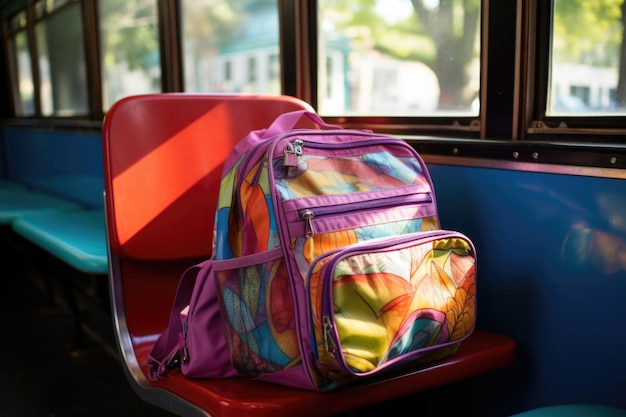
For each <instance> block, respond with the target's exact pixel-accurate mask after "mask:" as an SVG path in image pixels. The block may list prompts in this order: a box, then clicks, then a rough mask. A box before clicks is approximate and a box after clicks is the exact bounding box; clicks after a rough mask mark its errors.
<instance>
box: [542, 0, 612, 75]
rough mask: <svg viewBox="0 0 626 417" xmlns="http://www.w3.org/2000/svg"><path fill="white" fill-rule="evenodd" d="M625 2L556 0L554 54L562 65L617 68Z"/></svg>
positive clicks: (609, 0)
mask: <svg viewBox="0 0 626 417" xmlns="http://www.w3.org/2000/svg"><path fill="white" fill-rule="evenodd" d="M622 3H623V0H555V5H554V21H553V44H552V52H553V56H554V59H555V60H556V61H560V62H573V63H583V64H588V65H597V66H617V65H618V62H619V61H618V60H619V47H620V45H621V42H622V37H623V30H624V29H623V24H622V20H621V6H622Z"/></svg>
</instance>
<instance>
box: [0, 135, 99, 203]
mask: <svg viewBox="0 0 626 417" xmlns="http://www.w3.org/2000/svg"><path fill="white" fill-rule="evenodd" d="M0 138H1V139H3V140H4V144H3V145H4V146H3V147H2V146H0V149H3V150H4V153H5V158H4V159H5V160H4V161H3V165H4V166H3V167H2V166H0V168H3V169H4V170H3V175H4V176H5V177H6V178H9V179H12V180H15V181H18V182H21V183H23V184H26V185H28V186H29V187H32V188H34V189H36V190H40V191H44V192H48V193H50V194H54V195H56V196H59V197H63V198H66V199H68V200H72V201H74V202H77V203H79V204H82V205H83V206H85V207H86V208H90V209H102V208H103V207H104V201H103V192H104V175H103V172H104V171H103V162H102V136H101V134H100V133H99V132H84V133H76V132H65V131H47V130H36V129H31V128H22V127H4V128H3V129H2V132H1V134H0Z"/></svg>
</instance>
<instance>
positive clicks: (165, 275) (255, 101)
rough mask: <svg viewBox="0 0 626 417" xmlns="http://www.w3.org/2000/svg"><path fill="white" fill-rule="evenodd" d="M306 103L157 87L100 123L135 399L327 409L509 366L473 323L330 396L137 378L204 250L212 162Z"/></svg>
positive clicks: (228, 409)
mask: <svg viewBox="0 0 626 417" xmlns="http://www.w3.org/2000/svg"><path fill="white" fill-rule="evenodd" d="M302 108H309V106H308V105H307V104H306V103H304V102H302V101H299V100H296V99H294V98H290V97H287V96H251V95H203V94H185V93H165V94H154V95H144V96H135V97H129V98H125V99H122V100H121V101H119V102H117V103H116V104H115V105H114V106H113V107H112V108H111V109H110V110H109V112H108V113H107V115H106V117H105V120H104V126H103V150H104V169H105V209H106V218H107V237H108V248H109V265H110V273H109V277H110V278H109V279H110V284H111V296H112V304H113V313H114V318H115V330H116V334H117V340H118V344H119V349H120V352H121V355H122V357H123V363H124V366H125V371H126V374H127V376H128V379H129V381H130V383H131V385H132V386H133V388H134V389H135V391H136V392H137V393H138V395H139V396H141V397H142V398H143V399H145V400H146V401H148V402H150V403H153V404H156V405H158V406H160V407H162V408H164V409H167V410H169V411H172V412H174V413H176V414H180V415H211V416H216V417H218V416H246V417H251V416H252V417H254V416H272V417H279V416H289V417H292V416H300V417H305V416H316V417H320V416H328V415H333V414H337V413H340V412H343V411H347V410H352V409H356V408H360V407H364V406H366V405H369V404H374V403H377V402H381V401H386V400H389V399H392V398H397V397H400V396H404V395H408V394H411V393H414V392H417V391H422V390H426V389H429V388H432V387H437V386H441V385H444V384H448V383H451V382H454V381H457V380H461V379H465V378H469V377H472V376H476V375H480V374H483V373H487V372H491V371H495V370H497V369H501V368H503V367H506V366H508V365H510V364H511V363H512V362H513V361H514V357H515V343H514V341H513V340H511V339H510V338H508V337H505V336H500V335H496V334H491V333H487V332H483V331H480V330H476V331H475V332H474V334H473V335H472V336H471V337H470V338H469V339H468V340H467V341H465V342H464V343H463V344H462V347H461V349H460V350H459V352H458V353H457V354H455V355H454V356H452V357H450V358H448V359H446V360H444V361H442V362H438V363H434V364H431V365H429V366H427V367H422V368H417V369H415V370H413V371H412V372H408V373H406V374H402V375H399V376H397V377H395V378H392V379H390V380H386V381H384V382H378V383H374V382H372V383H368V384H364V385H358V386H356V385H355V386H352V387H347V388H344V389H341V390H338V391H336V392H331V393H317V392H310V391H303V390H296V389H292V388H288V387H282V386H278V385H271V384H267V383H262V382H256V381H252V380H248V379H244V378H233V379H227V380H197V379H189V378H186V377H184V376H182V375H181V374H180V373H179V372H177V371H173V372H170V374H168V377H167V378H165V379H163V380H159V381H156V382H155V381H150V380H149V379H148V378H147V376H146V375H147V367H146V363H145V360H146V357H147V355H148V354H149V352H150V350H151V348H152V346H153V344H154V342H155V340H156V338H157V337H158V335H159V334H160V333H161V332H162V331H163V330H164V329H165V328H166V326H167V324H168V319H169V312H170V307H171V304H172V300H173V297H174V293H175V291H176V288H177V284H178V280H179V278H180V276H181V274H182V272H183V271H184V270H185V269H186V268H187V267H188V266H190V265H192V264H193V263H195V262H197V261H198V260H200V259H203V258H206V257H208V256H210V250H211V237H212V227H213V215H214V207H215V204H216V199H217V193H218V184H219V180H220V176H221V171H222V163H223V161H224V160H225V158H226V156H227V155H228V153H229V152H230V150H231V149H232V147H233V146H234V144H235V143H237V141H239V140H240V139H242V138H243V137H244V136H245V135H246V134H247V133H248V132H249V131H250V130H253V129H260V128H264V127H267V126H269V125H270V123H271V121H272V120H273V119H274V118H275V117H276V116H277V115H278V114H280V113H283V112H286V111H291V110H296V109H302Z"/></svg>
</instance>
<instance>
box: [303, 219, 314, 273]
mask: <svg viewBox="0 0 626 417" xmlns="http://www.w3.org/2000/svg"><path fill="white" fill-rule="evenodd" d="M313 216H315V214H314V213H313V212H312V211H311V210H304V211H303V212H302V218H303V219H304V220H306V229H305V232H304V237H306V240H305V241H304V248H303V251H304V253H306V258H307V259H309V262H311V261H312V260H313V255H314V254H315V244H314V243H313V236H315V229H314V228H313Z"/></svg>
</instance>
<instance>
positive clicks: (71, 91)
mask: <svg viewBox="0 0 626 417" xmlns="http://www.w3.org/2000/svg"><path fill="white" fill-rule="evenodd" d="M35 37H36V40H37V54H38V56H37V62H38V66H39V76H40V81H41V82H40V86H41V90H40V95H41V111H42V114H43V115H44V116H77V115H86V114H88V112H89V101H88V88H87V66H86V61H85V46H84V34H83V21H82V17H81V8H80V4H79V3H73V4H69V5H67V7H64V8H63V9H60V10H57V11H55V12H54V13H52V14H49V15H45V16H44V17H43V18H42V20H40V21H38V22H37V24H36V25H35Z"/></svg>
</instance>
